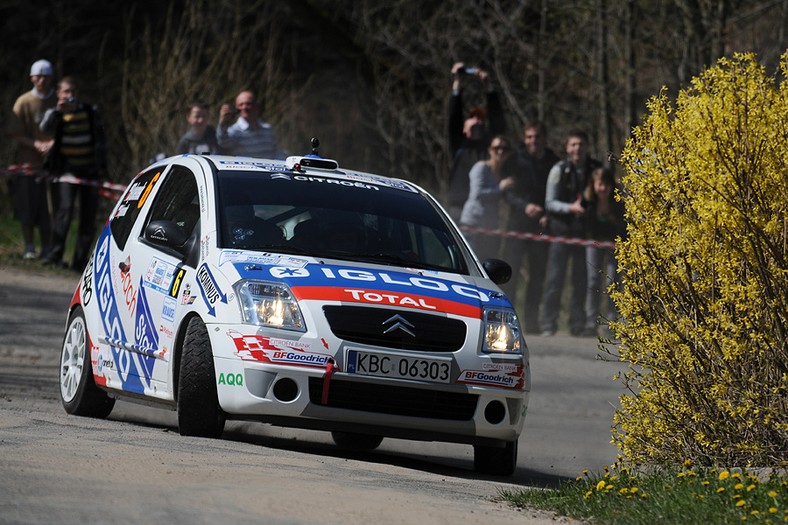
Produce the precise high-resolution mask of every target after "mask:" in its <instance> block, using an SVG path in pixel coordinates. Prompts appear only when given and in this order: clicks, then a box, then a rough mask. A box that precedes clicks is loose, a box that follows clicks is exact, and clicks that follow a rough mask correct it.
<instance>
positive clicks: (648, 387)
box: [613, 53, 788, 465]
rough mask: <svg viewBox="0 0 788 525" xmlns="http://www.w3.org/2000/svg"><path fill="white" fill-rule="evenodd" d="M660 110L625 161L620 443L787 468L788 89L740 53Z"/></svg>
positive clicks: (665, 456)
mask: <svg viewBox="0 0 788 525" xmlns="http://www.w3.org/2000/svg"><path fill="white" fill-rule="evenodd" d="M786 59H788V53H786V54H785V55H784V56H783V61H782V63H783V64H785V61H786ZM785 73H786V71H783V74H785ZM648 110H649V114H648V115H647V116H646V118H645V120H644V122H643V123H642V125H640V126H639V127H637V128H636V129H635V130H634V135H633V138H632V139H630V141H629V142H628V143H627V146H626V148H625V150H624V152H623V154H622V159H623V164H624V165H625V168H626V174H625V177H624V183H625V187H626V197H625V200H626V210H627V218H628V221H629V223H630V227H629V229H628V239H627V240H626V241H625V242H623V243H621V244H620V249H619V251H618V257H619V260H620V268H621V271H622V272H623V275H624V279H623V282H624V286H623V288H622V290H621V291H618V292H615V293H614V300H615V301H616V303H617V305H618V308H619V311H620V313H621V315H622V320H621V321H620V322H618V323H615V324H614V325H613V329H614V330H615V331H616V333H617V335H618V337H619V338H620V340H621V345H620V347H619V352H620V358H621V359H623V360H625V361H626V362H628V364H629V370H628V373H626V374H625V375H624V378H623V379H624V382H625V383H626V385H627V387H628V389H629V393H628V394H626V395H624V396H622V398H621V408H620V409H619V410H618V412H617V414H616V415H615V429H614V436H613V438H614V442H615V443H616V444H617V446H618V447H619V449H620V450H621V451H622V453H624V454H625V455H626V456H627V457H628V458H630V459H631V460H634V461H636V462H650V463H661V462H679V461H681V460H682V459H683V458H690V459H692V460H694V461H695V462H699V463H702V464H707V465H708V464H739V465H779V464H781V463H782V464H785V462H786V460H787V459H788V456H787V454H788V439H787V438H788V418H787V414H788V407H787V406H786V392H787V390H788V346H786V339H787V337H788V264H787V262H788V259H787V258H786V252H787V250H788V166H787V165H786V151H788V83H786V82H785V81H783V82H782V83H779V85H778V82H777V81H776V80H775V79H774V78H770V77H769V76H767V75H766V72H765V70H764V68H763V67H762V66H761V65H759V64H758V62H757V61H756V59H755V57H754V55H752V54H737V55H735V56H734V57H733V58H732V59H721V60H720V61H719V62H718V64H717V66H716V67H713V68H710V69H708V70H707V71H705V72H704V73H703V74H702V75H700V76H699V77H697V78H695V79H694V80H693V82H692V87H691V88H688V89H685V90H683V91H682V92H680V93H679V95H678V99H677V101H676V105H675V107H674V106H673V105H672V104H671V102H670V101H669V100H668V98H667V96H666V94H665V92H664V91H663V92H662V93H661V94H660V95H659V96H657V97H654V98H653V99H652V100H651V101H650V102H649V104H648Z"/></svg>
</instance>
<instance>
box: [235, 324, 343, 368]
mask: <svg viewBox="0 0 788 525" xmlns="http://www.w3.org/2000/svg"><path fill="white" fill-rule="evenodd" d="M227 335H228V336H229V337H230V338H231V339H232V340H233V343H235V355H237V356H238V357H240V358H241V359H243V360H244V361H258V362H260V363H271V364H276V365H289V366H314V367H319V368H324V367H325V366H326V364H328V362H329V360H330V359H333V357H332V356H330V355H328V354H320V353H315V352H310V351H309V350H311V349H312V345H310V344H308V343H301V342H298V341H292V340H290V339H281V338H278V337H265V336H262V335H257V334H254V335H244V334H242V333H240V332H237V331H235V330H228V331H227Z"/></svg>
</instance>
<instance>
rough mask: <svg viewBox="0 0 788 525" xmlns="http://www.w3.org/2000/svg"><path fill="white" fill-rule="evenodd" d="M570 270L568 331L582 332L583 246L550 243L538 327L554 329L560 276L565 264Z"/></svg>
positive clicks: (584, 291)
mask: <svg viewBox="0 0 788 525" xmlns="http://www.w3.org/2000/svg"><path fill="white" fill-rule="evenodd" d="M570 264H571V265H572V270H571V276H570V278H571V285H572V296H571V299H570V303H569V331H570V332H571V333H572V334H573V335H580V334H582V333H583V329H584V328H585V323H586V314H585V308H584V307H585V302H586V283H587V279H588V275H587V269H586V251H585V248H584V247H583V246H573V245H570V244H563V243H557V242H556V243H551V244H550V248H549V251H548V257H547V279H546V282H545V290H544V296H543V297H542V311H541V324H542V330H545V331H548V332H555V331H557V330H558V315H559V314H560V311H561V296H562V295H563V293H564V279H565V277H566V272H567V269H568V267H569V265H570Z"/></svg>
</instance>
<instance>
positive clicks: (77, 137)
mask: <svg viewBox="0 0 788 525" xmlns="http://www.w3.org/2000/svg"><path fill="white" fill-rule="evenodd" d="M77 96H78V86H77V82H76V80H75V79H74V78H73V77H64V78H63V79H61V80H60V82H59V83H58V85H57V106H55V107H54V108H51V109H49V110H48V111H47V112H46V113H45V114H44V118H43V120H42V121H41V125H40V127H41V131H42V132H44V133H51V134H52V135H53V136H54V139H53V143H52V148H51V149H50V150H49V155H47V157H46V159H45V161H44V167H45V168H46V169H47V170H49V172H50V174H52V175H55V176H57V177H58V178H59V177H61V176H63V175H73V176H74V177H75V178H76V179H77V180H76V181H75V180H73V179H72V180H71V181H70V182H65V181H60V180H58V179H56V180H55V183H54V184H53V186H52V193H53V199H52V200H53V203H54V206H55V217H54V221H53V228H52V249H51V250H50V252H49V254H48V255H47V256H46V259H45V260H44V263H45V264H51V265H57V266H62V265H63V262H62V259H63V252H64V251H65V247H66V237H67V235H68V230H69V228H70V227H71V218H72V216H73V214H74V203H75V201H76V198H77V196H79V227H78V229H77V241H76V244H75V247H74V256H73V258H72V263H71V269H72V270H74V271H78V272H81V271H82V269H83V268H84V267H85V265H86V264H87V262H88V257H89V255H90V252H91V246H92V244H93V238H94V237H95V234H96V214H97V212H98V198H99V180H100V179H102V178H104V177H106V174H107V155H106V141H105V138H104V127H103V125H102V122H101V117H100V115H99V113H98V110H97V109H96V108H95V107H94V106H91V105H89V104H84V103H82V102H79V101H78V99H77Z"/></svg>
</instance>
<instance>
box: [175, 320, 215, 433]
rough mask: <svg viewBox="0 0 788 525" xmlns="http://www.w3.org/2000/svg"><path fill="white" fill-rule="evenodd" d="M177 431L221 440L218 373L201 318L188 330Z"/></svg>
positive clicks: (190, 325) (181, 369) (185, 338)
mask: <svg viewBox="0 0 788 525" xmlns="http://www.w3.org/2000/svg"><path fill="white" fill-rule="evenodd" d="M177 406H178V431H179V432H180V434H181V435H182V436H198V437H208V438H218V437H219V436H221V435H222V432H223V431H224V421H225V417H224V413H223V412H222V409H221V408H220V407H219V397H218V394H217V392H216V372H215V370H214V366H213V352H212V351H211V341H210V339H209V337H208V329H207V328H206V327H205V323H203V322H202V319H200V318H199V317H192V319H191V320H190V321H189V324H188V326H187V328H186V336H185V337H184V340H183V348H182V351H181V365H180V369H179V376H178V405H177Z"/></svg>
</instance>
